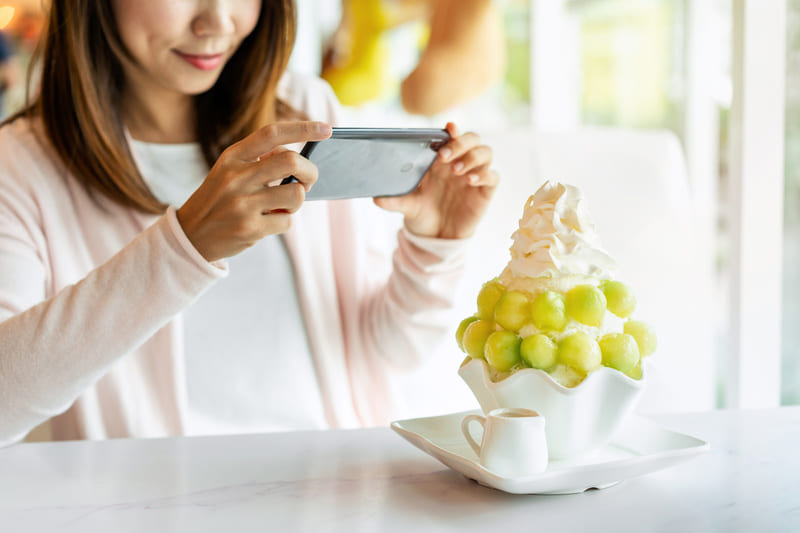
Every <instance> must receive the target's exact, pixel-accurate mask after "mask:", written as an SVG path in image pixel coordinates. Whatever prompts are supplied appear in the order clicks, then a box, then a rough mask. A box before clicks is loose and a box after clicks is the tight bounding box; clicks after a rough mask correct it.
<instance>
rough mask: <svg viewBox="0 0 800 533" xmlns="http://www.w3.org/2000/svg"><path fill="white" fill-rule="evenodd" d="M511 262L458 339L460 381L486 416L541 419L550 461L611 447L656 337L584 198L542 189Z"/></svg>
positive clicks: (560, 187) (558, 187) (560, 188)
mask: <svg viewBox="0 0 800 533" xmlns="http://www.w3.org/2000/svg"><path fill="white" fill-rule="evenodd" d="M511 237H512V240H513V244H512V245H511V248H510V252H511V258H510V260H509V262H508V264H507V265H506V267H505V268H504V269H503V271H502V272H501V273H500V275H499V276H497V277H496V278H494V279H492V280H489V281H487V282H486V283H484V284H483V286H482V287H481V289H480V291H479V292H478V295H477V309H476V312H475V313H474V315H472V316H470V317H467V318H465V319H464V320H463V321H461V323H460V324H459V326H458V329H457V331H456V341H457V343H458V346H459V347H460V348H461V350H462V351H464V352H466V354H467V357H466V359H465V360H464V361H463V363H462V364H461V367H460V368H459V375H460V376H461V377H462V379H463V380H464V381H465V382H466V383H467V385H469V387H470V389H471V390H472V392H473V393H474V394H475V396H476V398H477V399H478V402H479V403H480V405H481V408H482V409H483V411H484V412H486V413H488V412H489V411H491V410H492V409H496V408H498V407H523V408H528V409H534V410H537V411H539V412H540V413H541V414H543V415H544V417H545V419H546V424H547V426H546V427H547V429H546V433H547V442H548V449H549V453H550V455H551V457H553V458H566V457H570V456H574V455H578V454H581V453H583V452H586V451H589V450H592V449H594V448H597V447H598V446H601V445H603V444H605V443H606V442H608V440H609V439H610V438H611V436H612V435H613V433H614V432H615V431H616V429H617V428H618V427H619V426H620V424H621V423H622V421H623V420H624V418H625V417H626V416H627V414H628V413H629V412H630V411H632V409H633V408H634V406H635V404H636V402H637V401H638V399H639V397H640V395H641V393H642V390H643V384H644V381H645V372H644V370H643V366H642V358H644V357H647V356H648V355H650V354H652V353H653V352H654V351H655V349H656V336H655V332H654V331H653V329H652V328H651V327H650V326H649V325H648V324H647V323H646V322H642V321H639V320H636V319H635V318H634V317H633V315H634V312H635V310H636V298H635V296H634V294H633V291H632V290H631V288H630V287H628V286H627V285H626V284H625V283H623V282H622V281H620V280H617V279H616V278H615V273H616V264H615V262H614V260H613V259H612V258H611V257H610V256H609V255H608V253H606V252H605V251H604V250H603V248H602V246H601V244H600V239H599V237H598V235H597V232H596V231H595V227H594V224H593V222H592V219H591V217H590V215H589V213H588V210H587V209H586V205H585V202H584V199H583V196H582V194H581V192H580V190H579V189H577V188H576V187H573V186H571V185H565V184H561V183H552V182H546V183H545V184H544V185H542V187H541V188H540V189H539V190H538V191H537V192H536V193H535V194H534V195H533V196H531V197H530V198H529V199H528V201H527V202H526V204H525V208H524V212H523V215H522V218H521V219H520V221H519V228H518V229H517V230H516V231H515V232H514V233H513V234H512V236H511Z"/></svg>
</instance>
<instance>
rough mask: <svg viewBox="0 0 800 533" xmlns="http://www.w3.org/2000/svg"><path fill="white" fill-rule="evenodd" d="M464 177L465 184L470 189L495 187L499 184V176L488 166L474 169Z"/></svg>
mask: <svg viewBox="0 0 800 533" xmlns="http://www.w3.org/2000/svg"><path fill="white" fill-rule="evenodd" d="M466 177H467V183H469V184H470V185H471V186H472V187H497V185H498V184H499V183H500V175H499V174H498V173H497V172H495V171H494V170H492V169H490V168H489V165H488V164H486V165H483V166H481V167H478V168H476V169H475V170H473V171H472V172H470V173H469V174H467V176H466Z"/></svg>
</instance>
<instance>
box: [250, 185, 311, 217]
mask: <svg viewBox="0 0 800 533" xmlns="http://www.w3.org/2000/svg"><path fill="white" fill-rule="evenodd" d="M305 199H306V191H305V189H303V186H302V185H301V184H300V183H287V184H286V185H276V186H274V187H266V188H264V189H262V190H260V191H257V192H254V193H253V194H250V195H249V196H248V197H247V204H249V206H251V207H250V208H248V209H249V210H250V212H251V213H260V214H262V215H267V214H271V213H296V212H297V210H298V209H300V207H301V206H302V205H303V202H304V201H305Z"/></svg>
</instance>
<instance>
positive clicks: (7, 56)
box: [0, 31, 20, 119]
mask: <svg viewBox="0 0 800 533" xmlns="http://www.w3.org/2000/svg"><path fill="white" fill-rule="evenodd" d="M19 78H20V69H19V65H18V63H17V59H16V57H15V56H14V51H13V49H12V46H11V40H10V39H9V38H8V36H7V35H6V34H5V33H4V32H2V31H0V119H2V118H4V117H5V116H6V107H5V99H6V94H7V93H8V92H9V90H10V89H11V88H12V87H14V86H16V84H17V82H18V81H19Z"/></svg>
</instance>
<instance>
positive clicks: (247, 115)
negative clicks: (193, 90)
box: [20, 0, 296, 213]
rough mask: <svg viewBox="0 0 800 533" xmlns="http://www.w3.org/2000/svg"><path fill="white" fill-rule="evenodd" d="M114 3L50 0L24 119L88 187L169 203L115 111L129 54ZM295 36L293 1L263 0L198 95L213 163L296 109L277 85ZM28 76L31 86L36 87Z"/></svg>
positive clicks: (203, 141)
mask: <svg viewBox="0 0 800 533" xmlns="http://www.w3.org/2000/svg"><path fill="white" fill-rule="evenodd" d="M111 4H112V2H109V1H105V0H103V1H98V0H52V2H51V4H50V11H49V16H48V22H47V25H46V27H45V30H44V33H43V35H42V39H41V41H40V43H39V47H38V48H37V52H36V56H37V58H38V63H39V64H40V66H41V81H40V88H39V93H38V96H37V97H36V99H35V100H34V101H33V102H32V103H30V105H28V106H27V108H26V109H25V110H23V111H22V113H20V116H28V117H32V116H39V117H41V119H42V121H43V123H44V130H45V134H46V135H47V137H48V140H49V141H50V142H51V143H52V145H53V146H54V147H55V150H56V152H57V153H58V155H59V157H60V158H61V160H62V161H63V162H64V163H65V164H66V166H67V168H68V169H69V171H70V172H71V173H72V174H73V175H74V176H75V177H76V178H77V179H79V180H81V181H82V182H83V183H84V184H85V185H86V186H87V187H88V188H89V189H90V191H97V192H100V193H102V194H103V195H105V196H107V197H109V198H111V199H112V200H114V201H116V202H118V203H120V204H123V205H126V206H129V207H133V208H135V209H138V210H141V211H143V212H147V213H162V212H163V211H164V209H165V207H166V206H164V205H163V204H162V203H161V202H159V201H158V200H157V199H156V198H155V196H153V194H152V193H151V192H150V190H149V189H148V187H147V185H146V184H145V182H144V180H143V179H142V176H141V174H140V173H139V170H138V169H137V167H136V164H135V162H134V160H133V156H132V155H131V152H130V149H129V147H128V142H127V140H126V137H125V128H124V124H123V122H122V117H121V114H120V113H119V111H118V110H119V107H120V98H121V94H122V89H123V84H124V76H123V70H122V63H121V58H122V57H130V56H128V55H127V52H126V51H125V48H124V46H123V44H122V42H121V41H120V39H119V32H118V31H117V28H116V24H115V22H114V20H115V19H114V13H113V10H112V7H111ZM295 33H296V18H295V6H294V0H264V1H263V2H262V6H261V15H260V17H259V20H258V23H257V24H256V27H255V29H254V30H253V32H252V33H251V34H250V35H248V36H247V37H246V38H245V39H244V41H243V42H242V44H241V45H240V47H239V49H238V50H237V51H236V53H235V54H234V55H233V56H232V57H231V59H230V60H229V61H228V63H227V65H225V68H224V69H223V71H222V73H221V75H220V78H219V79H218V80H217V82H216V84H215V85H214V86H213V87H212V88H211V89H210V90H208V91H207V92H205V93H203V94H200V95H198V96H196V97H195V109H196V111H197V113H196V115H197V120H196V124H197V126H196V127H197V138H198V140H199V142H200V146H201V148H202V151H203V155H204V156H205V159H206V161H207V162H208V164H209V166H211V165H213V163H214V161H216V159H217V158H218V157H219V155H220V154H221V153H222V151H223V150H224V149H225V148H226V147H227V146H229V145H231V144H232V143H234V142H236V141H238V140H240V139H242V138H243V137H245V136H246V135H247V134H249V133H251V132H252V131H254V130H255V129H257V128H258V127H259V126H261V125H263V124H265V123H267V122H269V121H271V120H274V119H275V118H276V117H278V116H280V115H282V114H288V115H291V114H292V112H291V108H289V107H288V106H287V105H286V104H284V103H282V102H280V101H279V100H278V99H277V96H276V87H277V84H278V80H279V79H280V77H281V74H282V73H283V71H284V69H285V68H286V65H287V63H288V60H289V55H290V53H291V50H292V47H293V46H294V39H295ZM30 80H31V78H30V76H29V84H30Z"/></svg>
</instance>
